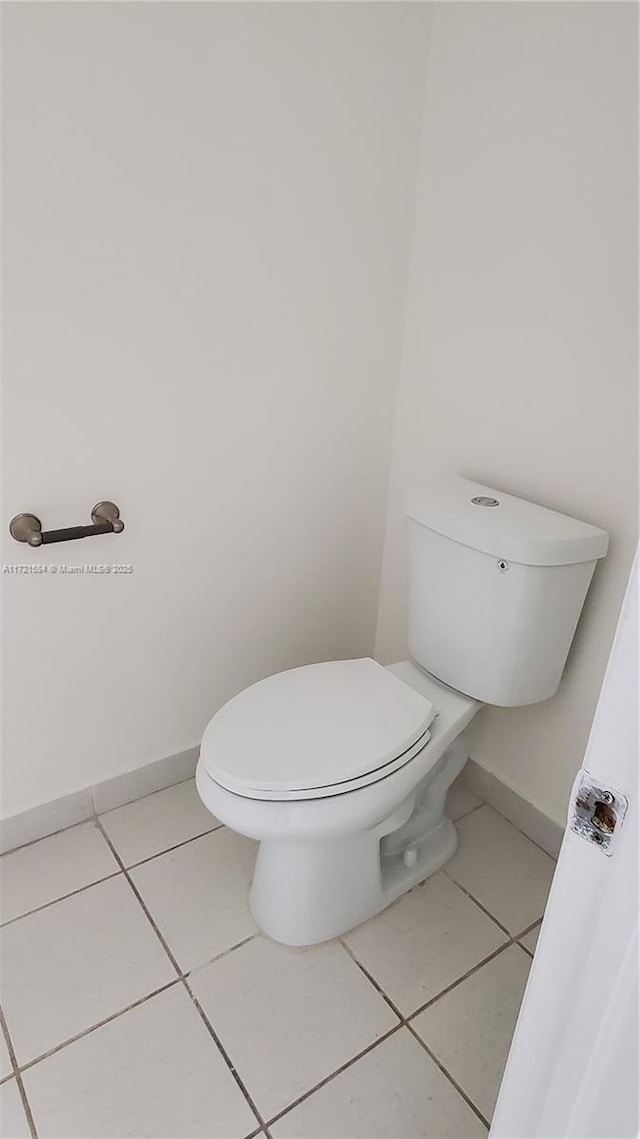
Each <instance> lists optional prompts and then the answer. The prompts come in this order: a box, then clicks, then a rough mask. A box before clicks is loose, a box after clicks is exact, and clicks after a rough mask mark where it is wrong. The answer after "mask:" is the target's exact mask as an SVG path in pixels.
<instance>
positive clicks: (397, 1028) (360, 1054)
mask: <svg viewBox="0 0 640 1139" xmlns="http://www.w3.org/2000/svg"><path fill="white" fill-rule="evenodd" d="M404 1027H405V1025H404V1022H403V1021H400V1023H399V1024H394V1026H393V1028H390V1029H389V1030H388V1031H387V1032H385V1033H384V1034H383V1035H382V1036H379V1037H378V1039H377V1040H374V1041H373V1043H372V1044H368V1045H367V1047H366V1048H363V1049H362V1051H361V1052H358V1053H356V1055H355V1056H352V1057H351V1059H350V1060H347V1062H346V1064H342V1065H341V1067H340V1068H336V1070H335V1072H331V1074H330V1075H328V1076H325V1077H324V1079H323V1080H320V1081H319V1082H318V1083H317V1084H314V1085H313V1087H312V1088H309V1090H308V1091H306V1092H304V1094H303V1095H301V1096H298V1098H297V1099H294V1100H293V1102H292V1103H289V1104H287V1106H286V1107H283V1109H282V1111H279V1112H278V1113H277V1115H272V1116H271V1118H270V1119H269V1120H268V1123H267V1126H268V1127H271V1126H272V1124H274V1123H276V1122H278V1120H280V1119H282V1117H283V1115H288V1114H289V1112H290V1111H293V1109H294V1107H298V1106H299V1104H301V1103H304V1101H305V1100H306V1099H309V1096H312V1095H313V1094H314V1092H317V1091H319V1090H320V1088H323V1087H324V1086H325V1084H329V1083H331V1080H334V1079H335V1078H336V1076H340V1075H342V1073H343V1072H346V1071H347V1069H348V1068H351V1067H353V1065H354V1064H357V1062H358V1060H362V1058H363V1056H366V1055H367V1054H368V1053H369V1052H372V1051H373V1049H374V1048H378V1047H379V1045H380V1044H384V1042H385V1040H388V1039H389V1037H390V1036H393V1035H394V1034H395V1033H396V1032H399V1031H400V1029H401V1028H404Z"/></svg>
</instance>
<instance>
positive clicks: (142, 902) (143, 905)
mask: <svg viewBox="0 0 640 1139" xmlns="http://www.w3.org/2000/svg"><path fill="white" fill-rule="evenodd" d="M96 823H97V826H98V827H99V828H100V831H101V832H102V834H103V836H104V839H105V841H106V842H107V843H108V844H109V846H110V848H111V852H112V854H113V855H114V857H115V858H116V859H117V860H118V862H119V864H120V866H121V867H122V871H123V874H124V877H125V880H126V881H127V882H128V883H129V886H130V887H131V889H132V891H133V893H134V894H135V896H136V898H137V899H138V902H139V903H140V906H141V908H142V910H143V912H144V913H145V915H146V917H147V918H148V920H149V922H150V924H151V926H152V928H153V931H154V933H155V935H156V937H157V938H158V940H159V942H160V944H161V945H162V948H163V949H164V951H165V953H166V954H167V957H168V958H169V960H170V962H171V964H172V965H173V967H174V969H175V971H176V973H177V974H178V976H179V977H180V978H182V977H183V976H184V973H183V971H182V969H181V968H180V966H179V965H178V962H177V961H176V959H175V957H174V956H173V953H172V952H171V950H170V948H169V946H168V945H167V942H166V941H165V939H164V937H163V936H162V934H161V933H160V930H159V929H158V926H157V925H156V923H155V921H154V920H153V917H152V915H151V911H150V909H149V907H148V906H147V904H146V902H145V900H144V898H143V897H142V894H141V893H140V891H139V890H138V887H137V886H136V884H135V882H134V881H133V879H132V878H131V877H130V875H129V872H128V870H127V868H126V866H125V865H124V862H123V861H122V859H121V857H120V855H119V854H118V852H117V850H116V848H115V846H114V845H113V843H112V842H111V839H110V838H109V836H108V834H107V833H106V831H105V830H104V828H103V826H102V823H101V822H100V820H99V819H97V820H96Z"/></svg>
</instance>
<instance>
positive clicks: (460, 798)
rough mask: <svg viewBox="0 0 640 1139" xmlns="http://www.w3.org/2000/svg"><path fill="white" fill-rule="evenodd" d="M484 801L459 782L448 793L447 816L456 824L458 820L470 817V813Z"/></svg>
mask: <svg viewBox="0 0 640 1139" xmlns="http://www.w3.org/2000/svg"><path fill="white" fill-rule="evenodd" d="M481 802H482V799H479V798H478V796H477V795H474V794H473V791H469V790H468V788H466V787H465V786H464V785H463V784H462V783H460V781H459V780H456V782H455V783H452V784H451V787H450V788H449V791H448V793H447V803H446V806H445V814H446V815H448V817H449V818H450V819H453V821H454V822H455V821H456V819H461V818H462V816H463V815H468V813H469V811H473V810H474V809H475V808H476V807H479V806H480V804H481Z"/></svg>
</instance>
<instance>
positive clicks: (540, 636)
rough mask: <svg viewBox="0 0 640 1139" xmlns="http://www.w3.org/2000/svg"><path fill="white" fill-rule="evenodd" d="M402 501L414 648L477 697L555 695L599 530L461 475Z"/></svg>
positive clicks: (505, 700) (509, 700)
mask: <svg viewBox="0 0 640 1139" xmlns="http://www.w3.org/2000/svg"><path fill="white" fill-rule="evenodd" d="M406 513H407V515H408V517H409V612H408V633H409V652H410V654H411V656H412V657H413V659H414V660H415V661H416V662H417V663H418V664H419V665H421V666H422V667H423V668H424V669H426V670H427V672H429V673H431V674H432V675H433V676H436V677H437V678H438V679H439V680H442V681H444V683H445V684H448V685H450V686H451V687H452V688H456V689H457V690H458V691H459V692H464V693H466V694H467V695H468V696H472V697H474V699H476V700H481V701H482V702H483V703H485V704H497V705H501V706H503V707H511V706H519V705H522V704H535V703H537V702H538V701H539V700H547V699H548V698H549V697H550V696H553V694H554V692H556V691H557V688H558V685H559V683H560V677H561V676H562V670H563V668H564V665H565V661H566V659H567V654H568V652H569V648H570V645H571V641H572V640H573V634H574V632H575V629H576V625H577V623H578V618H579V616H580V611H581V609H582V606H583V603H584V599H585V597H586V594H587V590H588V588H589V583H590V581H591V578H592V576H593V571H594V569H595V565H596V561H597V559H598V558H603V557H604V556H605V554H606V552H607V545H608V535H607V533H606V531H604V530H600V529H598V527H596V526H590V525H589V524H588V523H586V522H578V521H577V520H576V519H575V518H570V517H568V516H567V515H565V514H558V513H557V512H556V511H555V510H547V509H546V508H545V507H542V506H536V505H534V504H533V503H532V502H525V501H524V500H523V499H520V498H515V497H514V496H513V495H510V494H504V493H503V492H502V491H499V490H494V489H492V488H491V487H487V486H483V485H481V484H480V483H475V482H470V481H469V480H468V479H462V478H450V479H447V480H444V481H442V482H439V483H437V484H434V485H432V486H431V487H430V488H429V489H428V490H426V491H425V493H424V494H421V495H419V496H416V497H415V498H414V499H413V500H412V502H411V503H410V505H409V506H408V508H407V511H406Z"/></svg>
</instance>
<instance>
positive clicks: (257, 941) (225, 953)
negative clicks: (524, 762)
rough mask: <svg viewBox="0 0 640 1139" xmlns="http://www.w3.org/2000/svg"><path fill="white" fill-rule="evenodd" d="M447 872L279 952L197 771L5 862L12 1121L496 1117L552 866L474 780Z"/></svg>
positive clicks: (357, 1129) (222, 1131)
mask: <svg viewBox="0 0 640 1139" xmlns="http://www.w3.org/2000/svg"><path fill="white" fill-rule="evenodd" d="M448 810H449V814H450V815H451V817H452V818H453V819H455V820H456V823H457V826H458V830H459V835H460V847H459V850H458V853H457V854H456V856H455V857H454V858H453V859H452V861H451V862H450V863H449V864H448V865H447V867H446V868H445V870H444V871H441V872H440V873H439V874H436V875H434V877H432V878H430V879H429V880H428V881H427V882H426V883H424V884H423V885H421V886H418V887H416V888H415V889H414V890H412V891H411V892H410V893H408V894H405V895H404V897H402V898H400V899H399V900H398V901H397V902H395V903H394V904H393V905H392V906H390V907H389V908H388V909H387V910H385V911H384V912H383V913H382V914H379V915H378V916H377V917H375V918H373V919H372V920H371V921H369V922H367V923H366V924H365V925H362V926H360V927H359V928H358V929H355V930H353V931H351V932H350V933H349V934H347V935H346V936H345V937H344V938H342V939H340V940H338V941H333V942H328V943H326V944H324V945H321V946H317V947H315V948H312V949H306V950H300V949H297V950H296V949H288V948H285V947H284V946H281V945H276V944H275V943H274V942H271V941H269V940H268V939H266V938H264V937H262V936H261V935H260V933H259V932H258V930H257V928H256V926H255V924H254V922H253V920H252V918H251V915H250V913H249V910H248V907H247V895H248V889H249V883H250V878H251V871H252V865H253V858H254V854H255V844H254V843H252V842H250V841H249V840H247V839H243V838H240V837H239V836H238V835H235V834H233V833H232V832H231V831H228V830H227V829H226V828H225V827H221V826H219V825H218V824H217V823H216V820H215V819H212V817H211V816H210V815H209V814H208V813H207V812H206V811H205V810H204V808H203V807H202V805H201V803H200V801H199V799H198V797H197V795H196V792H195V788H194V785H193V781H192V780H189V781H187V782H185V783H181V784H178V785H177V786H175V787H171V788H168V789H167V790H165V791H158V792H156V793H155V794H153V795H149V796H147V798H146V799H141V800H140V801H139V802H136V803H131V804H129V805H127V806H124V807H119V808H117V809H116V810H113V811H109V812H108V813H106V814H104V815H102V816H100V818H99V819H97V820H95V821H91V822H85V823H81V824H79V825H78V826H75V827H72V828H71V829H69V830H66V831H62V832H60V833H59V834H56V835H53V836H52V837H51V838H46V839H43V840H42V841H40V842H36V843H33V844H31V845H30V846H25V847H23V848H22V849H20V850H17V851H13V852H12V853H10V854H6V855H4V857H3V858H2V859H1V860H0V884H1V903H2V910H1V917H2V923H3V928H2V932H1V935H0V941H1V948H2V968H1V973H0V978H1V979H0V1004H1V1008H2V1030H3V1032H4V1034H5V1037H6V1039H5V1038H3V1036H2V1034H0V1117H1V1129H0V1130H1V1134H2V1136H3V1139H22V1137H23V1136H25V1137H29V1136H31V1137H33V1136H36V1137H39V1139H124V1137H125V1136H128V1137H132V1139H142V1137H148V1139H196V1137H200V1136H202V1137H206V1139H246V1137H248V1136H252V1135H257V1134H262V1135H266V1136H271V1139H359V1137H361V1139H376V1137H378V1139H392V1137H398V1139H409V1137H413V1136H416V1137H417V1136H422V1137H426V1139H467V1137H468V1139H475V1137H482V1136H484V1135H486V1133H487V1128H488V1125H489V1122H490V1119H491V1115H492V1112H493V1109H494V1106H495V1100H496V1096H497V1092H498V1087H499V1084H500V1079H501V1075H502V1070H503V1067H504V1064H505V1060H506V1057H507V1052H508V1049H509V1043H510V1039H511V1035H512V1032H513V1027H514V1024H515V1020H516V1017H517V1013H518V1008H519V1005H520V1001H521V998H522V993H523V990H524V986H525V984H526V980H527V974H528V970H529V965H530V963H531V956H532V954H533V951H534V949H535V941H536V938H537V932H538V927H539V923H540V919H541V917H542V914H543V911H544V906H545V902H546V898H547V893H548V890H549V886H550V884H551V878H552V874H553V870H554V863H553V860H552V859H551V858H549V857H548V855H546V854H544V853H543V852H542V851H541V850H540V849H539V848H538V847H537V846H534V844H533V843H532V842H530V841H529V839H527V838H525V837H524V835H522V834H521V833H520V832H519V831H517V830H516V829H515V828H514V827H512V826H511V824H510V823H508V822H506V821H505V820H504V819H503V818H502V817H501V816H500V815H498V814H496V813H495V812H494V811H492V810H491V808H490V807H488V806H486V805H484V804H482V803H481V802H480V801H479V800H478V799H476V798H475V797H474V796H473V795H471V794H470V793H469V792H468V791H467V790H466V789H464V788H462V787H460V786H454V787H453V788H452V791H451V793H450V796H449V802H448Z"/></svg>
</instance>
